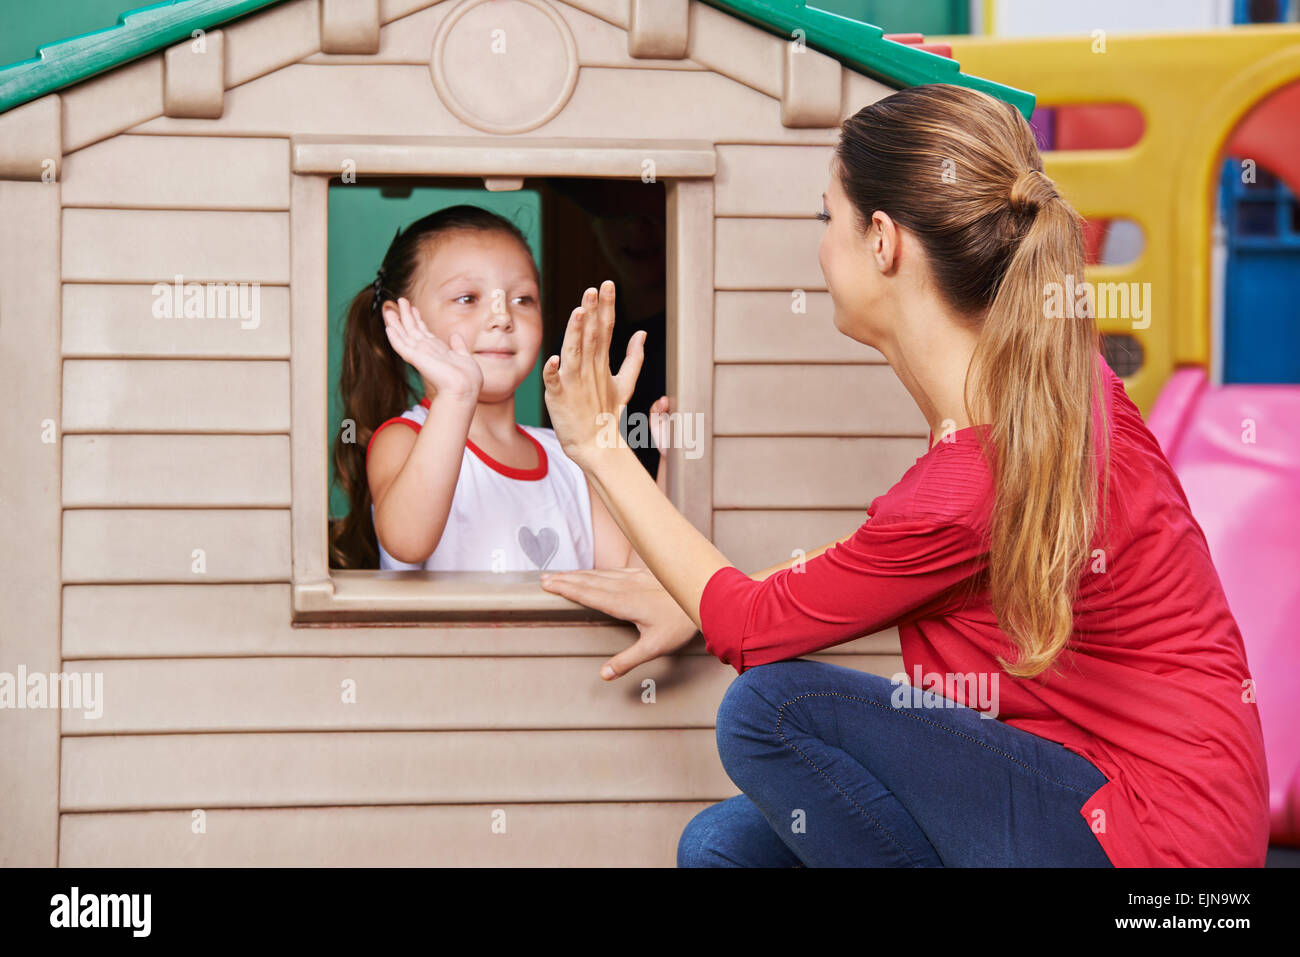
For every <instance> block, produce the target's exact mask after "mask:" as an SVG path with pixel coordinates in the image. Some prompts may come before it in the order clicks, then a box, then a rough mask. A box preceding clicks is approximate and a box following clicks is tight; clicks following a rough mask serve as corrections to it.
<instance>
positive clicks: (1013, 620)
mask: <svg viewBox="0 0 1300 957" xmlns="http://www.w3.org/2000/svg"><path fill="white" fill-rule="evenodd" d="M824 202H825V209H824V210H823V211H822V213H821V218H822V219H824V220H825V221H826V230H825V233H824V234H823V237H822V241H821V246H820V250H819V258H820V262H821V268H822V272H823V273H824V275H825V278H826V285H827V289H828V290H829V292H830V296H831V299H832V301H833V303H834V306H835V319H834V321H835V327H836V329H838V330H839V331H840V332H842V333H843V334H844V335H847V336H849V337H851V338H853V339H856V340H857V341H859V342H863V343H866V344H868V345H871V346H874V347H875V348H877V349H879V350H880V352H881V353H883V354H884V356H885V358H886V359H887V360H888V361H889V364H890V365H891V367H892V368H893V369H894V372H895V373H896V374H897V375H898V377H899V379H900V380H901V381H902V383H903V385H904V386H906V388H907V390H908V392H909V393H911V395H912V398H913V399H914V400H915V401H916V404H917V406H918V407H919V408H920V410H921V412H922V413H923V414H924V415H925V418H926V420H927V421H928V422H929V423H930V428H931V446H930V449H929V450H928V451H927V452H926V453H925V454H924V455H922V456H921V457H920V458H918V459H917V460H916V464H915V465H913V466H912V467H911V468H910V469H908V470H907V472H906V473H905V474H904V475H903V476H902V477H901V478H900V479H899V481H898V482H897V483H896V484H895V485H894V486H893V487H892V488H891V489H889V491H888V492H886V493H885V494H884V495H881V496H879V497H878V498H876V499H875V500H874V501H873V502H872V503H871V505H870V507H869V508H868V510H867V514H868V516H869V518H868V520H867V521H866V522H865V523H864V524H863V525H862V526H861V527H860V528H859V529H857V530H856V531H855V532H853V533H851V534H850V535H848V536H846V537H845V538H843V539H841V540H840V541H838V542H834V543H831V544H829V545H828V546H826V547H825V548H823V549H820V550H818V551H816V552H813V553H812V554H811V555H810V556H808V558H807V559H806V560H805V561H804V562H803V564H802V567H791V566H792V565H793V564H794V563H789V564H787V565H781V566H777V567H776V568H772V569H768V570H766V571H765V572H760V573H759V574H757V575H755V576H753V577H751V576H748V575H746V574H744V573H743V572H741V571H739V570H738V569H736V568H735V567H733V566H732V565H731V564H730V563H729V562H728V561H727V559H726V557H725V556H723V555H722V553H721V552H719V551H718V550H717V549H716V548H715V547H714V546H713V545H712V544H711V543H710V542H709V541H708V540H707V539H706V538H705V537H704V536H703V535H701V534H700V533H699V532H698V531H697V530H696V529H695V528H694V527H693V526H692V525H691V524H690V523H689V522H688V521H687V520H686V519H685V518H684V517H683V516H682V515H681V514H680V513H678V512H677V511H676V510H675V509H674V508H673V506H672V505H671V503H670V502H669V501H668V500H667V499H666V498H665V497H664V496H663V495H662V494H656V490H655V488H654V482H653V480H652V479H650V477H649V475H647V474H646V472H645V470H644V469H643V468H641V467H640V466H639V464H638V463H637V461H636V459H635V457H634V456H632V455H631V453H630V451H629V450H626V449H621V448H608V447H602V445H601V444H600V443H599V442H598V441H597V440H596V438H595V426H594V423H595V422H596V420H597V416H598V415H599V414H600V413H601V412H606V411H611V410H612V403H614V402H615V401H616V395H617V391H616V389H615V387H614V385H613V384H612V380H611V377H610V374H609V366H608V358H607V355H608V343H609V339H610V329H609V327H610V325H611V323H612V315H613V310H612V306H611V303H612V300H613V289H612V285H611V284H610V283H605V284H604V286H603V287H602V289H601V290H600V293H599V296H598V297H597V295H596V291H595V290H588V293H587V297H586V298H585V300H584V303H583V306H582V307H581V308H579V309H578V310H575V312H574V314H573V316H572V317H571V318H570V323H569V329H568V332H567V334H566V337H565V341H564V346H563V348H562V351H561V354H560V356H559V357H552V358H551V359H550V360H549V361H548V362H547V364H546V366H545V367H544V369H543V376H544V380H545V383H546V402H547V406H548V407H549V409H550V412H551V420H552V424H553V425H554V428H555V431H556V435H557V436H558V437H559V439H560V442H561V444H562V445H563V447H564V449H565V451H566V453H567V454H568V455H569V456H570V457H571V458H573V460H574V461H576V462H577V463H578V464H579V465H580V466H581V467H582V469H583V471H584V472H586V474H587V475H588V476H589V477H590V478H591V480H592V485H593V488H594V489H596V491H597V493H598V494H599V495H600V497H601V498H602V499H604V500H605V501H606V503H607V504H608V506H609V509H610V512H611V513H612V514H613V516H614V517H615V519H616V520H617V522H618V524H619V525H620V527H622V528H623V530H624V531H625V533H626V534H627V536H628V539H629V540H630V541H631V543H632V546H633V548H634V549H635V550H636V552H637V553H638V554H639V555H641V556H642V557H643V558H644V560H645V562H646V565H647V566H648V569H649V571H646V570H635V571H633V570H627V571H578V572H568V573H563V574H558V575H551V576H543V579H544V582H545V587H548V588H550V589H551V590H554V591H556V592H558V593H560V594H564V595H567V596H569V597H572V598H574V599H575V600H578V601H581V602H583V603H585V604H588V605H591V606H593V607H596V608H599V609H601V610H604V611H607V612H609V613H610V614H614V615H617V616H618V617H621V618H624V619H626V620H629V621H632V622H634V623H636V624H637V626H638V628H639V629H640V632H641V638H640V640H639V641H638V642H637V643H636V644H635V645H634V646H633V647H632V648H629V649H628V650H627V651H625V652H623V653H622V654H620V655H618V656H616V657H615V658H613V659H611V660H610V661H609V662H608V663H607V664H606V666H605V669H604V670H603V674H604V675H605V677H607V678H612V677H615V676H617V675H620V674H624V673H626V672H627V671H628V670H629V669H631V668H633V667H635V666H636V665H638V664H641V663H643V662H645V661H648V660H650V659H652V658H654V657H657V656H658V655H662V654H665V653H669V652H672V651H674V650H677V649H679V648H681V647H682V646H683V645H685V644H686V643H687V642H688V641H690V640H691V638H692V637H694V634H695V630H696V628H697V627H698V628H699V629H700V630H702V631H703V634H704V639H705V644H706V647H707V648H708V650H709V651H710V652H712V653H713V654H715V655H716V656H718V657H719V658H720V659H721V660H722V661H724V662H727V663H729V664H731V665H732V666H733V667H734V668H735V669H736V671H737V672H738V673H739V677H738V678H737V680H736V681H735V682H733V684H732V685H731V687H730V688H729V689H728V691H727V694H726V696H725V697H724V699H723V701H722V705H721V707H720V709H719V711H718V719H717V738H718V746H719V750H720V753H721V758H722V762H723V766H724V767H725V768H726V770H727V773H728V774H729V775H730V776H731V778H732V780H733V781H734V782H735V783H736V786H737V787H739V788H740V789H741V790H742V791H743V792H744V793H743V794H741V795H738V796H737V797H734V798H731V799H730V800H727V801H723V802H721V803H720V804H717V805H715V806H713V807H711V808H708V809H706V810H705V811H703V812H702V813H701V814H699V815H698V816H697V817H696V818H695V819H694V820H693V821H692V822H691V824H690V825H689V826H688V827H687V829H686V832H685V833H684V834H683V835H682V838H681V841H680V843H679V846H678V862H679V864H683V865H750V866H755V865H757V866H799V865H801V864H802V865H809V866H827V865H829V866H845V865H848V866H854V865H856V866H881V865H883V866H909V867H924V866H1000V865H1001V866H1054V865H1066V866H1100V867H1105V866H1110V865H1115V866H1162V865H1174V866H1186V865H1215V866H1234V865H1235V866H1241V865H1246V866H1262V865H1263V862H1264V855H1265V850H1266V847H1267V842H1268V800H1267V790H1268V788H1267V771H1266V768H1265V763H1264V750H1263V739H1262V736H1261V733H1260V724H1259V717H1258V713H1257V711H1256V707H1255V704H1254V694H1253V687H1252V683H1251V679H1250V672H1249V669H1248V667H1247V663H1246V656H1245V651H1244V648H1243V645H1242V640H1241V636H1240V634H1239V633H1238V630H1237V626H1236V623H1235V622H1234V620H1233V617H1232V614H1231V613H1230V611H1229V609H1228V606H1227V602H1226V600H1225V598H1224V594H1223V590H1222V588H1221V586H1220V584H1219V579H1218V576H1217V574H1216V572H1215V570H1214V566H1213V564H1212V563H1211V560H1210V554H1209V549H1208V547H1207V545H1206V541H1205V536H1204V535H1203V534H1202V532H1201V529H1200V526H1199V525H1197V523H1196V521H1195V519H1193V517H1192V515H1191V513H1190V510H1189V508H1188V504H1187V499H1186V498H1185V496H1184V495H1183V492H1182V488H1181V486H1180V485H1179V482H1178V479H1177V477H1176V476H1175V474H1174V472H1173V470H1172V469H1171V468H1170V465H1169V463H1168V461H1167V460H1166V459H1165V457H1164V455H1163V454H1162V453H1161V451H1160V448H1159V446H1158V444H1157V443H1156V441H1155V439H1154V438H1153V437H1152V435H1151V433H1150V432H1149V431H1148V430H1147V428H1146V426H1145V425H1144V423H1143V421H1142V418H1141V416H1140V414H1139V413H1138V410H1137V408H1136V407H1135V406H1134V405H1133V403H1132V402H1131V401H1130V400H1129V399H1128V397H1127V395H1126V394H1125V391H1124V387H1123V384H1122V382H1121V381H1120V380H1119V378H1118V377H1117V376H1116V375H1115V374H1114V372H1112V371H1111V369H1110V368H1109V367H1108V366H1107V365H1106V363H1105V362H1104V360H1103V359H1102V358H1101V356H1100V354H1099V352H1098V336H1097V330H1096V328H1095V324H1094V321H1093V319H1092V317H1091V310H1090V308H1089V302H1088V300H1087V299H1086V298H1081V299H1079V300H1078V301H1074V302H1069V301H1065V300H1064V297H1063V295H1062V293H1063V291H1064V290H1068V289H1070V288H1072V287H1073V286H1074V285H1075V284H1076V283H1077V282H1079V281H1081V277H1082V276H1083V266H1084V261H1083V241H1082V233H1081V223H1080V219H1079V216H1078V214H1077V213H1076V212H1075V211H1074V210H1073V209H1072V208H1071V207H1070V206H1069V205H1068V204H1067V203H1066V201H1065V200H1064V199H1063V198H1062V197H1061V196H1060V195H1059V194H1058V193H1057V191H1056V189H1055V188H1054V186H1053V184H1052V182H1051V180H1049V179H1048V178H1047V177H1046V176H1045V175H1044V174H1043V172H1042V159H1041V157H1040V156H1039V153H1038V150H1037V148H1036V146H1035V143H1034V137H1033V134H1032V132H1031V130H1030V128H1029V126H1028V124H1027V123H1026V122H1025V120H1024V118H1023V117H1021V116H1020V115H1019V114H1018V113H1017V112H1016V111H1015V110H1014V109H1012V108H1011V107H1010V106H1008V105H1007V104H1005V103H1002V102H1000V101H997V100H995V99H993V98H991V97H989V96H987V95H985V94H982V93H979V92H976V91H973V90H969V89H964V88H960V87H954V86H948V85H931V86H920V87H914V88H911V89H907V90H903V91H901V92H898V93H895V94H893V95H891V96H888V97H885V98H884V99H882V100H880V101H878V102H876V103H874V104H872V105H870V106H868V107H866V108H864V109H863V110H861V111H859V112H858V113H857V114H856V115H855V116H853V117H852V118H850V119H849V120H848V121H847V122H845V124H844V126H843V129H842V132H841V138H840V142H839V145H838V147H837V149H836V150H835V154H834V158H833V161H832V164H831V175H830V181H829V184H828V185H827V188H826V192H825V195H824ZM635 361H636V360H635V359H629V360H628V364H632V365H634V364H635ZM651 573H653V577H652V576H651ZM889 626H897V627H898V630H899V634H900V636H901V640H902V653H903V660H904V663H905V666H906V669H907V678H908V680H909V683H907V684H904V683H903V682H902V681H901V680H890V679H887V678H884V677H880V676H876V675H871V674H865V673H862V672H858V671H854V670H851V669H846V668H842V667H838V666H835V665H831V664H827V663H825V662H823V661H811V660H806V659H799V658H798V657H797V656H799V655H803V654H808V653H810V652H814V651H817V650H818V649H822V648H826V647H828V646H831V645H835V644H838V643H840V642H844V641H847V640H850V639H852V638H855V637H857V636H860V635H864V634H868V633H871V632H875V631H879V630H881V629H884V628H887V627H889ZM791 659H794V660H791ZM897 677H899V678H900V679H901V676H897Z"/></svg>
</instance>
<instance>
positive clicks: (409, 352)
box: [384, 298, 483, 402]
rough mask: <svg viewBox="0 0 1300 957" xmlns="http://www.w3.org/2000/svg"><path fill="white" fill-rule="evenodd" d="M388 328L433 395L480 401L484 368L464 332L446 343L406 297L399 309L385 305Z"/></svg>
mask: <svg viewBox="0 0 1300 957" xmlns="http://www.w3.org/2000/svg"><path fill="white" fill-rule="evenodd" d="M384 330H385V331H386V332H387V333H388V341H389V343H390V344H391V345H392V347H393V351H394V352H396V353H397V354H398V355H399V356H401V357H402V358H403V359H405V360H406V361H407V362H409V363H410V364H411V365H413V366H415V369H416V371H417V372H419V373H420V378H422V379H423V380H424V390H425V392H426V393H427V394H428V395H429V397H430V398H432V397H433V396H435V395H446V396H449V397H451V398H454V399H460V400H466V401H474V402H477V401H478V396H479V392H480V391H482V389H483V369H482V367H481V366H479V364H478V360H476V359H475V358H474V356H473V355H472V354H471V353H470V351H469V347H468V346H466V345H465V340H464V339H462V338H461V337H460V333H458V332H453V333H452V334H451V344H450V345H448V344H447V343H445V342H443V341H442V340H441V339H439V338H438V337H437V336H435V335H434V334H433V333H432V332H430V331H429V327H428V326H426V325H425V324H424V320H423V319H421V318H420V310H418V309H416V308H415V306H414V305H413V304H412V303H410V302H409V301H407V300H406V299H405V298H403V299H398V300H397V308H396V309H393V308H392V307H391V306H389V305H385V306H384Z"/></svg>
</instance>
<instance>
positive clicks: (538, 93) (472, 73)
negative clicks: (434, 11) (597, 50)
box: [429, 0, 578, 133]
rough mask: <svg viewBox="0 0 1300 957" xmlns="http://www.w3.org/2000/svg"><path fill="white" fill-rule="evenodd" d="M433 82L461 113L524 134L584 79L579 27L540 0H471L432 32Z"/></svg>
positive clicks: (474, 122) (473, 121) (491, 127)
mask: <svg viewBox="0 0 1300 957" xmlns="http://www.w3.org/2000/svg"><path fill="white" fill-rule="evenodd" d="M429 68H430V70H431V72H432V74H433V85H434V87H435V88H436V89H437V91H438V96H439V97H441V98H442V101H443V103H444V104H446V106H447V108H448V109H449V110H451V112H452V113H454V114H455V115H456V116H457V117H458V118H459V119H460V120H462V121H463V122H465V123H467V124H469V125H470V126H473V127H475V128H476V129H480V130H483V131H484V132H487V133H523V132H526V131H528V130H531V129H535V128H536V127H538V126H541V125H542V124H543V123H545V122H547V121H548V120H550V119H551V118H552V117H554V116H555V115H556V114H558V113H559V112H560V110H562V109H564V105H565V104H566V103H568V101H569V96H570V95H571V94H572V93H573V88H574V85H575V84H576V83H577V80H578V48H577V44H576V43H575V42H574V39H573V33H572V32H571V31H570V30H569V26H568V24H567V23H565V22H564V19H563V18H562V17H561V16H560V14H558V13H557V12H556V11H555V10H554V9H552V8H551V7H550V6H549V5H547V4H545V3H541V2H538V0H466V2H465V3H462V4H461V5H460V6H459V7H457V8H456V9H454V10H452V11H451V13H449V14H448V15H447V18H446V19H445V20H444V21H443V22H442V25H441V26H440V27H439V28H438V33H437V35H436V36H435V37H434V38H433V57H432V59H431V60H430V63H429Z"/></svg>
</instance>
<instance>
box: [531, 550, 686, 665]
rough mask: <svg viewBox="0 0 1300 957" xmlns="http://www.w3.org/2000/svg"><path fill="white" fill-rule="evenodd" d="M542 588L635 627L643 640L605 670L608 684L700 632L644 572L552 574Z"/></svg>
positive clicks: (605, 570) (545, 577)
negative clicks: (628, 622)
mask: <svg viewBox="0 0 1300 957" xmlns="http://www.w3.org/2000/svg"><path fill="white" fill-rule="evenodd" d="M542 587H543V588H545V589H546V590H547V591H549V592H554V593H555V594H557V595H563V596H564V597H565V598H568V599H569V600H570V601H576V602H577V603H578V604H580V605H586V606H587V607H588V608H595V609H596V610H597V611H603V612H604V613H605V614H607V615H612V616H613V617H615V618H621V619H622V620H623V621H630V622H631V623H632V624H634V625H636V628H637V631H639V632H640V633H641V636H640V637H639V638H638V639H637V640H636V642H635V643H633V645H632V646H631V647H630V648H628V649H626V650H625V651H621V652H619V653H618V654H617V655H615V656H614V657H613V658H610V659H609V661H607V662H605V664H604V665H603V666H602V667H601V669H600V676H601V677H602V678H604V679H605V680H606V681H609V680H612V679H614V678H618V677H620V676H622V675H625V674H627V673H628V672H629V671H631V670H632V669H633V668H635V667H636V666H637V665H643V664H645V663H646V662H647V661H652V660H654V659H655V658H658V657H659V656H660V655H667V654H671V653H673V652H674V651H677V650H678V649H680V648H683V647H685V646H686V645H687V644H689V643H690V641H691V639H692V638H694V637H695V636H696V635H697V634H699V629H697V628H696V627H695V622H693V621H691V619H690V616H688V615H687V614H686V612H684V611H682V609H681V607H680V606H679V605H678V604H677V602H675V601H673V598H672V596H671V595H669V594H668V592H667V591H665V590H664V586H663V585H661V584H659V580H658V579H657V578H655V577H654V575H652V574H651V573H650V571H649V570H648V569H645V568H597V569H590V570H583V571H571V572H551V573H548V574H544V575H542Z"/></svg>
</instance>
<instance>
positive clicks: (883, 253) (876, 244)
mask: <svg viewBox="0 0 1300 957" xmlns="http://www.w3.org/2000/svg"><path fill="white" fill-rule="evenodd" d="M899 239H900V236H899V232H898V224H897V223H895V222H894V220H893V218H892V217H891V216H890V215H889V214H888V213H884V212H881V211H880V210H876V211H875V212H874V213H872V214H871V225H870V226H868V227H867V248H868V250H869V251H870V253H871V257H872V259H873V260H874V261H875V263H876V268H877V269H879V270H880V271H881V272H882V273H883V274H885V275H889V274H890V273H892V272H893V271H894V269H895V267H896V266H897V265H898V241H899Z"/></svg>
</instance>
